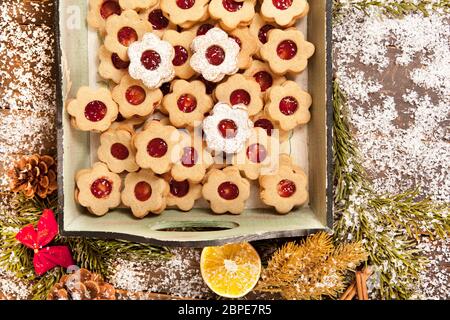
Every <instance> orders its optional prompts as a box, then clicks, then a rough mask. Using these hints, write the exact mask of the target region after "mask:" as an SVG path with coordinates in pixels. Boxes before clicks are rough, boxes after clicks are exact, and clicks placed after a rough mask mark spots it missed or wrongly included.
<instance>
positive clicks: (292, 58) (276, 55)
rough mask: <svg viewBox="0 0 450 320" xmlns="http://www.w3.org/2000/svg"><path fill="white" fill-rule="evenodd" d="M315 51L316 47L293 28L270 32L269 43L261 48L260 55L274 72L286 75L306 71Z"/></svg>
mask: <svg viewBox="0 0 450 320" xmlns="http://www.w3.org/2000/svg"><path fill="white" fill-rule="evenodd" d="M314 51H315V48H314V45H313V44H312V43H310V42H308V41H306V40H305V37H304V35H303V33H302V32H301V31H299V30H297V29H295V28H291V29H287V30H280V29H274V30H271V31H269V34H268V41H267V43H265V44H264V45H263V46H262V47H261V50H260V54H261V57H262V58H263V59H264V60H266V61H267V62H268V63H269V66H270V68H271V69H272V70H273V72H275V73H277V74H285V73H287V72H294V73H299V72H302V71H303V70H305V68H306V66H307V65H308V59H309V58H310V57H311V56H312V55H313V54H314Z"/></svg>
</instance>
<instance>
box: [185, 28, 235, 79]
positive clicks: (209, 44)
mask: <svg viewBox="0 0 450 320" xmlns="http://www.w3.org/2000/svg"><path fill="white" fill-rule="evenodd" d="M191 49H192V51H193V55H192V57H191V61H190V64H191V67H192V69H194V70H195V71H197V72H198V73H201V75H202V76H203V78H205V79H206V80H208V81H212V82H218V81H220V80H222V79H223V78H224V76H225V75H231V74H234V73H236V72H237V71H238V70H239V68H238V55H239V51H240V48H239V45H238V44H237V43H236V41H234V40H233V39H231V38H230V37H228V34H227V33H226V32H225V31H223V30H221V29H219V28H212V29H211V30H209V31H208V32H207V33H206V34H205V35H202V36H197V37H196V38H195V39H194V41H192V44H191Z"/></svg>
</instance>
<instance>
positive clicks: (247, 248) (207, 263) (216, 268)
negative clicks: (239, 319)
mask: <svg viewBox="0 0 450 320" xmlns="http://www.w3.org/2000/svg"><path fill="white" fill-rule="evenodd" d="M200 270H201V272H202V277H203V280H204V281H205V282H206V284H207V285H208V287H209V288H210V289H211V290H212V291H214V292H215V293H217V294H218V295H220V296H222V297H226V298H240V297H243V296H245V295H246V294H247V293H249V292H250V291H251V290H252V289H253V287H254V286H255V285H256V283H257V282H258V279H259V276H260V273H261V259H260V258H259V255H258V253H257V252H256V250H255V248H253V247H252V246H251V245H250V244H249V243H233V244H226V245H224V246H221V247H206V248H204V249H203V251H202V255H201V258H200Z"/></svg>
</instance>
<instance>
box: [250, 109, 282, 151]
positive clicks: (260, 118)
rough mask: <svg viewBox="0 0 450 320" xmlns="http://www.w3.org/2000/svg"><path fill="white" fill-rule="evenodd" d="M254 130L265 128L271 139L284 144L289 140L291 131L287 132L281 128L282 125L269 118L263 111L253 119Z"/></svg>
mask: <svg viewBox="0 0 450 320" xmlns="http://www.w3.org/2000/svg"><path fill="white" fill-rule="evenodd" d="M251 120H252V121H253V127H254V128H263V129H264V130H266V133H267V135H268V136H270V137H274V139H277V140H278V141H280V143H281V142H284V141H286V140H287V139H289V135H290V131H286V130H283V129H281V128H280V125H279V124H278V123H277V122H276V121H274V120H272V119H271V118H270V117H268V116H267V115H266V114H265V112H264V111H261V112H260V113H258V114H257V115H255V116H253V117H252V118H251Z"/></svg>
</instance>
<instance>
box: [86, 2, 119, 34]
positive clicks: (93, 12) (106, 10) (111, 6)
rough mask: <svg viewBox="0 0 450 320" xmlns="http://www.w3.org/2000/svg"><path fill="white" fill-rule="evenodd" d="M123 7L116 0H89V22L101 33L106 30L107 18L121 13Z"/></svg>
mask: <svg viewBox="0 0 450 320" xmlns="http://www.w3.org/2000/svg"><path fill="white" fill-rule="evenodd" d="M121 13H122V8H121V7H120V5H119V3H118V2H117V1H115V0H89V12H88V14H87V22H88V24H89V25H90V26H91V27H92V28H95V29H97V30H98V31H99V32H100V34H104V33H105V31H106V29H105V28H106V19H108V18H109V17H110V16H112V15H113V14H115V15H120V14H121Z"/></svg>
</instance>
